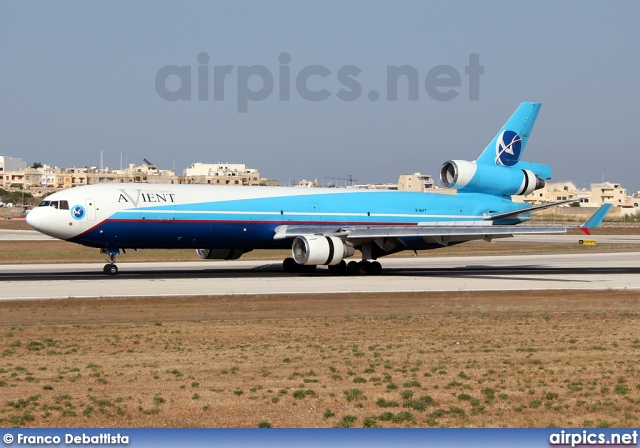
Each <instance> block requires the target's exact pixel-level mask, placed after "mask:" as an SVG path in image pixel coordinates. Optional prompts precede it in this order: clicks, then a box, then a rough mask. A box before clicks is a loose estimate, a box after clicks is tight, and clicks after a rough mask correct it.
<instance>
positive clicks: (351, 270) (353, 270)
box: [347, 260, 358, 275]
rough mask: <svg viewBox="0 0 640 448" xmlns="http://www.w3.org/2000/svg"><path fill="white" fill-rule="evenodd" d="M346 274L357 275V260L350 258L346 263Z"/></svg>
mask: <svg viewBox="0 0 640 448" xmlns="http://www.w3.org/2000/svg"><path fill="white" fill-rule="evenodd" d="M347 275H358V262H357V261H354V260H351V261H350V262H349V263H347Z"/></svg>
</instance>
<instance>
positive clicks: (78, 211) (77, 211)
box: [71, 205, 86, 219]
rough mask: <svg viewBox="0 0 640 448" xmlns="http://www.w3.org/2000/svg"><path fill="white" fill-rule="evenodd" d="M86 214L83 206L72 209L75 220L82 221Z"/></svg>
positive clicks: (75, 206)
mask: <svg viewBox="0 0 640 448" xmlns="http://www.w3.org/2000/svg"><path fill="white" fill-rule="evenodd" d="M85 214H86V212H85V210H84V207H83V206H82V205H74V206H73V208H72V209H71V216H73V219H82V218H84V215H85Z"/></svg>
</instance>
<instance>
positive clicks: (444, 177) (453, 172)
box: [440, 160, 544, 196]
mask: <svg viewBox="0 0 640 448" xmlns="http://www.w3.org/2000/svg"><path fill="white" fill-rule="evenodd" d="M440 181H441V182H442V184H443V185H444V186H445V187H448V188H455V189H456V190H460V191H466V192H477V193H486V194H493V195H500V196H504V195H527V194H530V193H532V192H533V191H535V190H539V189H540V188H542V187H544V180H542V179H541V178H540V177H538V176H537V175H536V174H535V173H534V172H533V171H531V170H528V169H520V168H517V167H508V166H500V165H494V166H493V165H482V164H476V163H475V162H469V161H467V160H449V161H448V162H445V163H444V164H443V165H442V168H440Z"/></svg>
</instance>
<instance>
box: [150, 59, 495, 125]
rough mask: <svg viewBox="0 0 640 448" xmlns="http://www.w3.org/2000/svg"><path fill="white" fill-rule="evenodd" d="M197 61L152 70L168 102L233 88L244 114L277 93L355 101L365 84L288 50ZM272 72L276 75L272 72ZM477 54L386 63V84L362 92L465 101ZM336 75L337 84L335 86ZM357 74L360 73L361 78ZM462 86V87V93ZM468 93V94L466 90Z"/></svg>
mask: <svg viewBox="0 0 640 448" xmlns="http://www.w3.org/2000/svg"><path fill="white" fill-rule="evenodd" d="M196 59H197V65H195V66H192V65H165V66H164V67H162V68H160V70H158V72H157V73H156V78H155V88H156V92H157V93H158V96H160V98H162V99H163V100H166V101H192V98H196V99H197V101H210V100H211V99H213V101H225V100H227V99H229V92H230V91H231V90H232V89H234V88H235V92H234V93H235V98H234V100H235V102H236V104H237V111H238V112H240V113H246V112H248V111H249V104H250V103H255V102H260V101H265V100H267V99H268V98H270V97H272V95H277V98H278V100H279V101H290V100H291V99H292V97H293V95H297V96H298V97H299V98H301V99H303V100H305V101H313V102H318V101H325V100H327V99H329V98H331V97H332V96H335V97H336V98H338V99H339V100H340V101H346V102H352V101H358V100H360V99H361V98H362V97H363V94H364V93H365V88H364V87H363V85H362V83H361V82H360V80H359V77H361V75H362V70H361V69H360V68H359V67H357V66H355V65H343V66H341V67H339V68H338V69H337V70H335V69H333V70H332V69H330V68H328V67H325V66H323V65H307V66H304V67H302V68H300V69H298V68H294V67H293V66H292V64H291V62H292V58H291V55H290V54H289V53H280V55H279V57H278V63H279V66H278V67H277V69H275V70H272V69H269V68H268V67H265V66H264V65H239V66H237V67H236V66H233V65H216V64H214V63H212V61H211V58H210V57H209V55H208V54H207V53H204V52H203V53H200V54H198V56H197V58H196ZM274 73H275V75H274ZM483 74H484V66H483V65H480V55H479V54H477V53H471V54H469V57H468V61H467V62H466V65H464V67H463V68H462V69H461V70H458V69H456V68H455V67H452V66H450V65H434V66H432V67H431V68H430V69H429V70H427V71H426V73H425V74H422V75H421V74H420V72H419V70H418V69H417V68H416V67H414V66H412V65H388V66H387V67H386V86H385V88H384V89H383V90H382V93H381V91H380V89H375V88H374V89H369V90H367V91H366V99H367V100H368V101H379V100H383V99H386V101H398V100H408V101H419V100H420V99H421V98H425V93H426V95H427V96H428V97H429V98H431V99H433V100H435V101H452V100H455V99H457V98H459V97H461V94H463V97H464V96H467V97H468V99H469V101H478V100H479V99H480V75H483ZM334 77H335V80H337V82H338V84H339V86H338V87H337V88H335V89H334V90H335V91H331V90H330V86H331V85H335V80H334V79H332V78H334ZM360 79H361V78H360ZM465 91H466V92H465ZM464 93H467V95H464Z"/></svg>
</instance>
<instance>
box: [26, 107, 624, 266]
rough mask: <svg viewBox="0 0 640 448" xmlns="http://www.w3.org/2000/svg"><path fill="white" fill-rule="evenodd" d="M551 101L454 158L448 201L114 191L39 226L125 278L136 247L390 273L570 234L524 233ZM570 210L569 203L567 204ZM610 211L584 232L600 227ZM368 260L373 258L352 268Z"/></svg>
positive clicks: (268, 190) (46, 203)
mask: <svg viewBox="0 0 640 448" xmlns="http://www.w3.org/2000/svg"><path fill="white" fill-rule="evenodd" d="M540 107H541V103H522V104H521V105H520V106H519V107H518V108H517V110H516V111H515V112H514V113H513V115H512V116H511V118H509V120H508V121H507V122H506V123H505V125H504V126H503V127H502V128H501V129H500V131H498V133H497V134H496V136H495V137H494V138H493V140H492V141H491V142H490V143H489V145H488V146H487V147H486V148H485V149H484V151H482V153H481V154H480V156H479V157H478V158H477V159H476V160H475V161H465V160H450V161H448V162H445V163H444V164H443V165H442V168H441V169H440V179H441V181H442V183H443V184H444V186H446V187H449V188H452V189H455V190H456V191H455V194H441V193H436V192H432V193H430V192H424V193H422V192H403V191H371V190H351V189H335V188H331V189H329V188H326V189H324V188H323V189H319V188H318V189H307V188H288V187H242V186H239V187H234V186H214V185H156V184H131V183H129V184H123V183H120V184H119V183H108V184H98V185H89V186H83V187H77V188H73V189H68V190H64V191H60V192H57V193H54V194H52V195H50V196H48V197H47V198H45V200H43V201H42V202H41V203H40V205H39V206H38V207H36V208H35V209H33V210H32V211H31V212H30V213H29V214H28V215H27V222H28V223H29V225H30V226H31V227H33V228H34V229H36V230H38V231H40V232H42V233H45V234H47V235H50V236H53V237H55V238H59V239H62V240H66V241H70V242H74V243H78V244H82V245H84V246H89V247H96V248H100V249H101V251H102V252H103V253H106V254H109V259H108V263H107V264H106V265H105V266H104V272H105V273H106V274H110V275H114V274H116V273H117V272H118V267H117V266H116V263H115V258H116V255H118V254H119V253H120V251H121V250H122V251H123V252H124V250H126V249H185V248H191V249H196V252H197V254H198V255H199V256H200V257H201V258H204V259H224V260H230V259H237V258H239V257H240V256H241V255H242V254H244V253H246V252H249V251H251V250H253V249H283V248H290V249H291V251H292V257H291V258H286V259H285V260H284V262H283V267H284V269H285V270H286V271H290V272H306V271H312V270H314V269H315V268H316V266H318V265H327V266H328V267H329V269H330V270H331V271H333V272H339V273H344V272H347V273H349V274H379V273H380V272H381V270H382V267H381V265H380V263H379V262H378V261H376V260H377V259H378V258H381V257H384V256H385V255H390V254H393V253H397V252H400V251H403V250H414V251H417V250H426V249H433V248H438V247H442V246H448V245H454V244H459V243H463V242H466V241H471V240H486V241H491V240H492V239H494V238H504V237H511V236H514V235H520V234H529V235H530V234H551V233H564V232H566V231H567V228H568V227H564V226H531V225H527V226H521V225H517V224H521V223H522V222H525V221H527V220H529V219H530V217H531V214H530V213H531V212H532V211H536V210H540V209H543V208H547V207H551V206H554V205H558V204H561V203H563V202H555V203H550V204H543V205H538V206H531V205H529V204H527V203H524V202H518V201H514V200H513V196H523V195H527V194H530V193H531V192H533V191H534V190H536V189H539V188H541V187H543V186H544V181H545V180H547V179H549V178H550V177H551V168H550V167H549V166H547V165H542V164H536V163H527V162H524V161H521V160H520V158H521V156H522V154H523V152H524V149H525V146H526V144H527V140H528V139H529V135H530V133H531V129H532V127H533V125H534V123H535V120H536V117H537V115H538V112H539V110H540ZM564 202H567V201H564ZM610 206H611V205H610V204H606V205H604V206H603V207H602V208H601V209H599V210H598V211H597V212H596V213H595V214H594V215H593V216H592V217H591V218H590V219H589V220H588V221H587V222H586V223H585V224H584V225H583V226H581V228H583V229H586V228H588V227H597V226H599V225H600V223H601V222H602V219H603V218H604V216H605V215H606V213H607V211H608V210H609V207H610ZM356 250H358V251H360V252H361V254H362V257H361V261H359V262H356V261H350V262H349V263H348V264H347V263H346V262H345V259H347V258H349V257H351V256H353V255H354V254H355V251H356Z"/></svg>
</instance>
